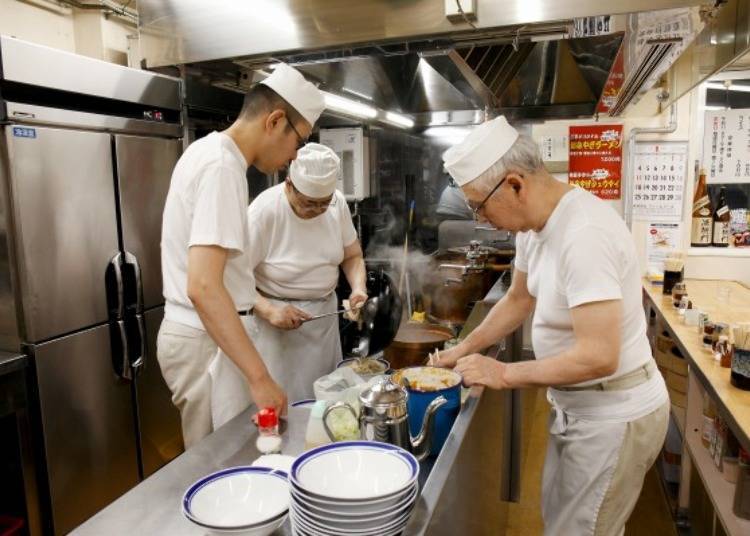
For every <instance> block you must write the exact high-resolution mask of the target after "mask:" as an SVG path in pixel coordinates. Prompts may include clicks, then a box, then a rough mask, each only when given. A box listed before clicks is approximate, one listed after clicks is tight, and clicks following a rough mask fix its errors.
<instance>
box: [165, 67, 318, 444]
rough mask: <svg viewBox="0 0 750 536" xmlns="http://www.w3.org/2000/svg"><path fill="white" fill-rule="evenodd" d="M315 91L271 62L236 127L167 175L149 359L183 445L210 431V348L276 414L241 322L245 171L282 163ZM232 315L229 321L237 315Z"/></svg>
mask: <svg viewBox="0 0 750 536" xmlns="http://www.w3.org/2000/svg"><path fill="white" fill-rule="evenodd" d="M324 106H325V105H324V101H323V95H322V93H321V92H320V91H319V90H318V89H317V88H316V87H315V86H314V85H312V84H311V83H310V82H307V81H306V80H305V79H304V77H303V76H302V75H301V74H300V73H299V72H298V71H296V70H294V69H293V68H291V67H289V66H288V65H285V64H280V65H278V67H277V68H276V70H275V71H274V72H273V74H272V75H271V76H269V77H268V78H266V79H265V80H264V81H263V82H261V83H260V84H258V85H256V86H254V87H253V88H252V89H251V90H250V91H249V92H248V93H247V95H246V96H245V100H244V104H243V107H242V110H241V112H240V115H239V117H238V118H237V120H236V121H235V122H234V123H233V124H232V125H231V126H230V127H229V128H228V129H227V130H225V131H222V132H213V133H211V134H209V135H208V136H206V137H205V138H202V139H200V140H198V141H196V142H195V143H193V144H192V145H190V147H188V149H187V150H186V151H185V153H184V154H183V155H182V157H181V158H180V160H179V161H178V162H177V165H176V167H175V169H174V172H173V173H172V180H171V183H170V186H169V193H168V195H167V200H166V205H165V207H164V216H163V222H162V241H161V253H162V255H161V256H162V273H163V281H164V297H165V301H166V305H165V311H164V321H163V322H162V324H161V327H160V329H159V335H158V338H157V358H158V360H159V365H160V366H161V370H162V374H163V375H164V379H165V380H166V383H167V385H168V386H169V388H170V389H171V391H172V400H173V402H174V403H175V405H176V406H177V407H178V409H179V410H180V415H181V419H182V431H183V438H184V441H185V446H186V447H190V446H191V445H193V444H195V443H196V442H197V441H199V440H200V439H201V438H203V437H204V436H206V435H208V434H209V433H211V431H212V429H213V425H212V415H211V398H212V389H211V383H212V379H211V374H210V371H209V364H210V362H211V360H212V359H213V358H214V356H215V354H216V351H217V347H220V348H221V349H222V350H223V351H224V352H226V355H228V356H229V357H230V358H231V360H232V361H233V363H235V364H236V366H237V367H238V369H239V370H240V371H241V374H242V377H243V380H244V381H245V382H246V383H247V385H248V386H249V390H250V392H251V393H252V397H253V399H254V401H255V403H256V405H257V406H259V407H268V406H270V407H275V408H276V409H278V410H279V411H282V412H283V411H284V410H285V409H286V396H285V394H284V392H283V391H282V389H281V388H280V387H279V386H278V385H277V383H276V382H275V381H274V379H273V378H272V376H271V375H270V374H269V373H268V370H267V369H266V366H265V365H264V364H263V361H262V359H261V357H260V356H259V355H258V351H257V350H256V348H255V346H254V345H253V343H252V341H251V340H250V338H249V337H248V335H247V332H246V330H245V327H244V326H243V320H246V319H247V316H242V318H241V315H244V314H246V313H247V312H248V311H249V310H250V309H251V308H252V307H253V306H254V304H255V292H254V288H255V285H254V283H253V276H252V272H251V270H250V268H249V254H250V249H249V236H248V232H247V225H246V220H245V211H246V209H247V203H248V197H249V194H248V185H247V181H246V178H245V175H246V172H247V168H248V167H249V166H251V165H254V166H255V167H257V168H258V169H260V170H262V171H263V172H266V173H272V172H274V171H276V170H278V169H280V168H282V167H284V166H286V165H288V164H289V162H290V161H291V160H293V159H294V158H295V157H296V155H297V150H298V149H299V148H300V147H302V146H303V145H304V144H305V141H306V139H307V137H308V136H309V135H310V132H311V131H312V128H313V125H314V124H315V121H317V119H318V117H319V116H320V114H321V113H322V112H323V109H324ZM238 312H239V314H238Z"/></svg>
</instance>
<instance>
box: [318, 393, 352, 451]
mask: <svg viewBox="0 0 750 536" xmlns="http://www.w3.org/2000/svg"><path fill="white" fill-rule="evenodd" d="M339 408H346V409H347V410H349V412H350V413H351V414H352V416H353V417H354V420H355V421H357V422H358V423H359V417H358V416H357V412H356V411H355V410H354V408H353V407H352V406H351V404H348V403H346V402H336V403H335V404H332V405H330V406H328V407H327V408H326V410H325V411H324V412H323V428H324V429H325V431H326V434H328V438H329V439H330V440H331V441H333V442H336V441H338V439H336V437H335V436H334V435H333V432H331V429H330V428H329V427H328V415H329V414H330V413H331V412H332V411H333V410H334V409H339Z"/></svg>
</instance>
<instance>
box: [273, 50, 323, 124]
mask: <svg viewBox="0 0 750 536" xmlns="http://www.w3.org/2000/svg"><path fill="white" fill-rule="evenodd" d="M260 83H261V84H265V85H267V86H268V87H270V88H271V89H273V90H274V91H275V92H276V93H278V94H279V96H280V97H282V98H283V99H284V100H285V101H287V102H288V103H289V104H291V105H292V107H293V108H294V109H295V110H297V111H298V112H299V113H300V115H301V116H302V117H304V118H305V120H306V121H307V122H308V123H310V126H313V125H315V122H316V121H317V120H318V118H319V117H320V114H322V113H323V110H324V109H325V102H324V100H323V93H322V92H321V91H320V90H319V89H318V88H316V87H315V86H314V85H313V84H312V83H311V82H308V81H307V80H305V77H304V76H302V74H301V73H300V72H299V71H298V70H297V69H294V68H292V67H289V66H288V65H287V64H286V63H278V64H276V69H275V70H274V71H273V73H271V76H269V77H268V78H266V79H265V80H263V81H262V82H260Z"/></svg>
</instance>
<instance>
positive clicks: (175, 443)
mask: <svg viewBox="0 0 750 536" xmlns="http://www.w3.org/2000/svg"><path fill="white" fill-rule="evenodd" d="M144 317H145V322H146V343H147V344H146V359H145V364H144V365H143V368H142V369H141V373H140V375H138V376H137V377H136V385H137V389H138V413H139V418H140V425H141V448H142V450H143V476H144V477H148V476H149V475H151V474H153V473H155V472H156V471H157V470H158V469H159V468H161V467H162V466H164V465H166V464H167V463H168V462H170V461H171V460H172V459H174V458H176V457H177V456H179V455H180V454H181V453H182V452H183V450H185V447H184V445H183V440H182V427H181V425H180V412H179V411H177V408H176V407H175V406H174V404H172V392H171V391H170V390H169V387H167V384H166V383H165V382H164V377H163V376H162V374H161V369H160V368H159V363H158V362H157V361H156V336H157V334H158V332H159V326H160V325H161V321H162V318H164V308H163V307H159V308H157V309H152V310H151V311H146V313H144Z"/></svg>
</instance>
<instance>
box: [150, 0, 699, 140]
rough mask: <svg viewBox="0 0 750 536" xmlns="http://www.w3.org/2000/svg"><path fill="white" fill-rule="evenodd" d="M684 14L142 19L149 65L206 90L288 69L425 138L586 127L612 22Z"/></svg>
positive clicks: (244, 12) (285, 14)
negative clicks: (455, 128) (465, 128)
mask: <svg viewBox="0 0 750 536" xmlns="http://www.w3.org/2000/svg"><path fill="white" fill-rule="evenodd" d="M690 3H696V4H697V3H698V2H685V1H675V0H650V1H644V0H619V1H612V2H609V3H607V5H604V4H605V3H602V2H593V1H583V2H581V1H564V0H560V1H557V2H552V1H547V0H539V1H536V2H535V1H532V0H512V1H509V2H502V3H501V2H482V1H478V2H476V4H477V18H476V21H475V22H468V21H461V20H460V19H459V22H457V23H456V22H451V21H449V20H448V19H447V18H446V16H445V13H444V11H443V10H444V8H445V6H444V2H443V1H442V0H441V1H437V0H414V1H413V2H403V3H394V2H382V1H376V0H369V1H363V2H358V3H357V7H356V8H355V7H353V6H352V5H351V3H349V2H343V1H341V2H338V1H329V2H325V3H324V2H321V1H317V0H308V1H306V2H293V1H291V0H289V1H282V0H274V1H273V2H262V1H261V2H257V3H253V6H254V7H253V9H252V10H250V9H249V8H247V7H241V5H240V4H243V5H244V3H237V2H229V1H228V0H216V1H215V2H211V9H210V10H209V9H207V8H206V4H205V3H202V2H197V1H193V0H180V1H179V2H178V1H176V0H173V1H169V0H140V1H139V3H138V9H139V14H140V21H141V22H140V28H139V30H140V35H141V50H142V52H143V55H144V62H145V64H146V65H147V66H152V67H156V66H165V65H170V64H171V65H179V64H189V65H190V67H191V71H192V72H196V71H197V72H199V73H200V75H201V77H202V78H203V79H204V80H206V81H208V82H209V83H211V84H213V85H216V86H219V87H223V88H227V89H233V90H235V91H245V90H247V89H248V88H249V87H250V86H251V85H252V84H253V83H255V82H257V81H258V80H259V79H260V78H262V76H263V74H264V73H268V72H270V71H269V70H268V67H269V66H270V65H271V64H273V63H274V62H276V61H285V62H287V63H290V64H292V65H294V66H295V67H297V68H298V69H299V70H300V71H302V72H303V73H304V74H305V76H306V77H307V78H308V79H310V80H311V81H313V82H314V83H317V84H318V85H319V87H320V88H321V89H322V90H324V91H326V92H329V93H332V94H334V95H338V96H340V97H343V98H346V99H350V100H353V101H355V102H359V103H361V104H362V105H364V106H368V107H374V108H376V109H378V110H381V111H382V113H380V112H379V113H378V118H382V117H384V116H386V115H387V113H386V112H391V113H398V114H402V116H408V119H409V120H413V121H414V125H415V127H416V128H422V127H426V126H431V125H437V124H466V123H474V122H477V120H481V118H482V117H483V116H484V114H483V113H477V111H481V112H487V113H490V114H495V113H502V114H505V115H507V116H510V118H511V119H517V120H518V119H546V118H573V117H585V116H592V115H593V114H594V113H595V110H596V107H597V103H598V102H599V100H600V97H601V94H602V90H603V88H604V85H605V83H606V81H607V78H608V76H609V74H610V70H611V67H612V64H613V62H614V60H615V57H616V55H617V53H618V51H619V50H620V46H621V44H622V42H623V37H624V36H625V35H626V34H625V31H624V30H625V29H626V20H627V17H626V16H625V15H612V14H613V13H625V12H628V11H633V10H639V9H640V10H646V9H649V10H652V9H659V8H668V7H675V6H684V5H686V4H690ZM334 5H335V6H337V7H336V8H335V9H334ZM313 8H317V9H313ZM532 8H533V9H532ZM599 15H602V16H599ZM453 20H455V19H453ZM241 22H242V23H244V26H243V27H242V28H241V31H240V27H239V26H238V24H240V23H241ZM209 27H210V28H212V30H213V31H211V32H210V35H209V34H208V33H207V31H208V28H209ZM636 89H637V88H636ZM408 124H410V121H402V122H401V125H402V126H405V125H408ZM405 128H408V127H405Z"/></svg>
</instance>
